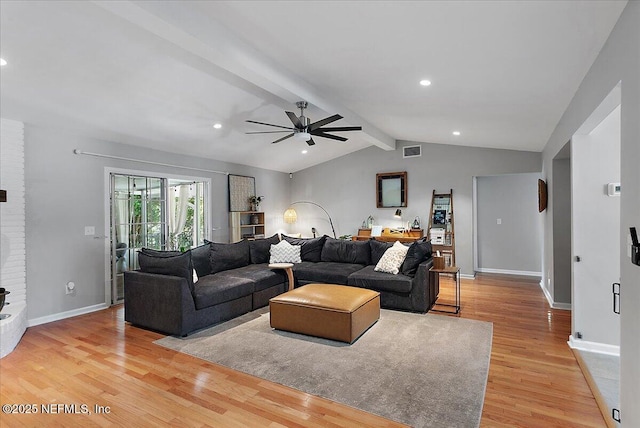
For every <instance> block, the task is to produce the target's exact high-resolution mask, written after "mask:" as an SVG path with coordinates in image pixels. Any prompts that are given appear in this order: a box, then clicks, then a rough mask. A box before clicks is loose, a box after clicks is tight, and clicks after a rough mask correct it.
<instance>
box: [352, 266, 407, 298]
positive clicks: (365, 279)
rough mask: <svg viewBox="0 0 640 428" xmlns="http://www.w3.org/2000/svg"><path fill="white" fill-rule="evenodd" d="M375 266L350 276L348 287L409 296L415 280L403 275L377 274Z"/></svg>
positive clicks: (367, 267)
mask: <svg viewBox="0 0 640 428" xmlns="http://www.w3.org/2000/svg"><path fill="white" fill-rule="evenodd" d="M374 269H375V267H374V266H373V265H370V266H366V267H365V268H364V269H361V270H359V271H357V272H354V273H352V274H351V275H349V279H348V281H347V285H352V286H354V287H362V288H368V289H369V290H375V291H389V292H392V293H402V294H408V293H410V292H411V287H412V284H413V278H411V277H408V276H406V275H402V274H397V275H394V274H391V273H386V272H376V271H375V270H374Z"/></svg>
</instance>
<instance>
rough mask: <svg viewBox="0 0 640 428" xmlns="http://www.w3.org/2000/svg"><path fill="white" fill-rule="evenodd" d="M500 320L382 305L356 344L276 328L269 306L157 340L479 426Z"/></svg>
mask: <svg viewBox="0 0 640 428" xmlns="http://www.w3.org/2000/svg"><path fill="white" fill-rule="evenodd" d="M492 332H493V325H492V324H491V323H487V322H481V321H473V320H467V319H460V318H454V317H447V316H443V315H435V314H413V313H406V312H398V311H391V310H384V309H383V310H382V311H381V315H380V320H379V321H378V322H377V323H376V324H374V325H373V326H372V327H371V328H370V329H369V330H368V331H366V332H365V333H364V334H363V335H362V336H361V337H360V338H359V339H358V340H357V341H356V342H355V343H353V344H352V345H349V344H346V343H341V342H335V341H332V340H325V339H320V338H314V337H310V336H305V335H300V334H296V333H288V332H283V331H278V330H273V329H272V328H271V327H270V325H269V312H268V308H263V309H260V310H258V311H254V312H251V313H249V314H246V315H243V316H241V317H238V318H236V319H234V320H231V321H228V322H226V323H223V324H219V325H217V326H214V327H211V328H208V329H206V330H201V331H199V332H197V333H195V334H193V335H191V336H188V337H186V338H179V337H171V336H168V337H165V338H163V339H160V340H157V341H156V342H155V343H156V344H159V345H162V346H165V347H167V348H170V349H174V350H176V351H180V352H184V353H187V354H190V355H193V356H195V357H198V358H202V359H204V360H207V361H210V362H213V363H217V364H220V365H223V366H226V367H230V368H232V369H234V370H238V371H241V372H244V373H249V374H251V375H254V376H257V377H260V378H262V379H267V380H269V381H272V382H276V383H280V384H283V385H286V386H290V387H292V388H295V389H298V390H301V391H304V392H307V393H309V394H313V395H317V396H321V397H324V398H327V399H329V400H333V401H336V402H339V403H343V404H346V405H348V406H351V407H355V408H358V409H362V410H365V411H367V412H370V413H375V414H377V415H380V416H383V417H386V418H388V419H391V420H395V421H398V422H402V423H405V424H408V425H412V426H414V427H443V426H446V427H461V428H469V427H477V426H479V424H480V416H481V414H482V404H483V401H484V392H485V389H486V384H487V374H488V371H489V360H490V357H491V338H492Z"/></svg>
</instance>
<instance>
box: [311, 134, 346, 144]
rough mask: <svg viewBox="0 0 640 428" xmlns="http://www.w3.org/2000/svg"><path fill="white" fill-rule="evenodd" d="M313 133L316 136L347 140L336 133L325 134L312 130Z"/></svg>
mask: <svg viewBox="0 0 640 428" xmlns="http://www.w3.org/2000/svg"><path fill="white" fill-rule="evenodd" d="M313 135H315V136H316V137H324V138H329V139H331V140H338V141H343V142H344V141H347V140H348V138H344V137H339V136H337V135H331V134H325V133H323V132H314V133H313Z"/></svg>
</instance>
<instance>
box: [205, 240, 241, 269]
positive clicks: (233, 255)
mask: <svg viewBox="0 0 640 428" xmlns="http://www.w3.org/2000/svg"><path fill="white" fill-rule="evenodd" d="M209 245H211V273H217V272H222V271H224V270H229V269H236V268H239V267H243V266H248V265H249V264H250V263H251V253H250V252H249V242H248V241H240V242H235V243H233V244H219V243H217V242H212V243H211V244H209Z"/></svg>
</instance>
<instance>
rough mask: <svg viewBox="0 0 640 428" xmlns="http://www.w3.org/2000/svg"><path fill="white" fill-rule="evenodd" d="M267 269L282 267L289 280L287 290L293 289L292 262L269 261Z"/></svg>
mask: <svg viewBox="0 0 640 428" xmlns="http://www.w3.org/2000/svg"><path fill="white" fill-rule="evenodd" d="M269 269H284V271H285V272H286V273H287V279H288V280H289V289H288V290H287V291H291V290H293V284H294V282H293V281H294V280H293V263H269Z"/></svg>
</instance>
